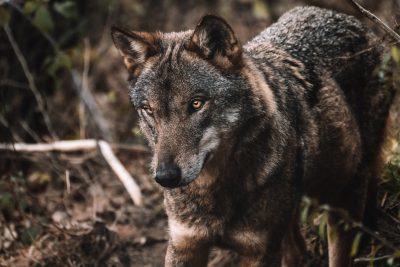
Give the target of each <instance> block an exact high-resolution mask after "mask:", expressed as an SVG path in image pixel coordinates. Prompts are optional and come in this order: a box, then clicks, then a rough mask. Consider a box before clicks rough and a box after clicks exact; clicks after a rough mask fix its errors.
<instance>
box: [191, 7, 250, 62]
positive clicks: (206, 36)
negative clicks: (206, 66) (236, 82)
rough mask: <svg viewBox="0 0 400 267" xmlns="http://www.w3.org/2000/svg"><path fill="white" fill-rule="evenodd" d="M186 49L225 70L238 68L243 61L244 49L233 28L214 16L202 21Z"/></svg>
mask: <svg viewBox="0 0 400 267" xmlns="http://www.w3.org/2000/svg"><path fill="white" fill-rule="evenodd" d="M186 48H187V49H188V50H190V51H193V52H196V53H198V54H199V55H200V56H202V57H203V58H205V59H207V60H210V61H211V62H212V63H214V64H216V65H218V66H220V67H223V68H230V67H232V66H237V65H238V64H239V63H240V61H241V59H242V47H241V45H240V42H239V40H238V39H237V38H236V36H235V33H234V32H233V30H232V28H231V26H229V24H228V23H227V22H226V21H225V20H224V19H222V18H220V17H217V16H213V15H206V16H204V17H203V18H202V19H201V20H200V22H199V24H198V25H197V26H196V29H195V30H194V31H193V34H192V36H191V38H190V41H189V43H188V45H187V46H186Z"/></svg>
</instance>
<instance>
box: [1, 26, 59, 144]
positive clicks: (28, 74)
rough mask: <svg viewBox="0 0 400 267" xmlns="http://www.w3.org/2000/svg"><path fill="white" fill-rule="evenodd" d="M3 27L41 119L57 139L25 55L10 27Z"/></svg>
mask: <svg viewBox="0 0 400 267" xmlns="http://www.w3.org/2000/svg"><path fill="white" fill-rule="evenodd" d="M3 28H4V31H5V32H6V34H7V38H8V40H9V42H10V44H11V47H12V48H13V50H14V53H15V55H16V56H17V59H18V61H19V63H20V64H21V67H22V70H23V72H24V74H25V77H26V79H27V80H28V84H29V87H30V89H31V91H32V93H33V95H34V97H35V99H36V102H37V104H38V107H39V110H40V112H41V113H42V116H43V119H44V123H45V124H46V126H47V129H48V130H49V133H50V135H51V136H52V137H53V139H58V138H57V136H56V134H55V132H54V129H53V126H52V124H51V121H50V118H49V115H48V113H47V112H46V109H45V103H44V100H43V98H42V95H41V94H40V92H39V90H38V89H37V87H36V84H35V80H34V78H33V75H32V73H31V72H30V70H29V68H28V64H27V62H26V60H25V57H24V56H23V54H22V52H21V50H20V49H19V46H18V44H17V42H16V41H15V39H14V36H13V34H12V32H11V29H10V27H9V26H8V25H7V24H6V25H4V26H3Z"/></svg>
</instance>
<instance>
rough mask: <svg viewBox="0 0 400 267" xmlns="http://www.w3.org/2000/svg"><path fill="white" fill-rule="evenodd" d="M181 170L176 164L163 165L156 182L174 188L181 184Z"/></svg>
mask: <svg viewBox="0 0 400 267" xmlns="http://www.w3.org/2000/svg"><path fill="white" fill-rule="evenodd" d="M181 178H182V176H181V169H180V168H179V167H178V166H176V165H175V164H168V165H166V164H163V165H161V166H160V167H159V168H157V171H156V177H155V180H156V182H157V183H159V184H160V185H161V186H164V187H168V188H174V187H177V186H179V184H180V182H181Z"/></svg>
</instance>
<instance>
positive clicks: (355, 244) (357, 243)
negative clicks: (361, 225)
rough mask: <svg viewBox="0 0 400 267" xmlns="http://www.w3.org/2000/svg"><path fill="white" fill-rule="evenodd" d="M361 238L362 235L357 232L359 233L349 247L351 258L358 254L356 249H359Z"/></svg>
mask: <svg viewBox="0 0 400 267" xmlns="http://www.w3.org/2000/svg"><path fill="white" fill-rule="evenodd" d="M361 236H362V233H360V232H359V233H357V235H356V237H355V238H354V240H353V244H352V245H351V256H352V257H354V256H355V255H356V254H357V252H358V249H359V247H360V241H361Z"/></svg>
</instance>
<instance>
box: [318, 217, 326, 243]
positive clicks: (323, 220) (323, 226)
mask: <svg viewBox="0 0 400 267" xmlns="http://www.w3.org/2000/svg"><path fill="white" fill-rule="evenodd" d="M327 223H328V213H327V212H324V213H322V214H321V219H320V221H319V225H318V235H319V237H320V238H321V239H322V240H324V241H325V240H326V239H325V232H326V225H327Z"/></svg>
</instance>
